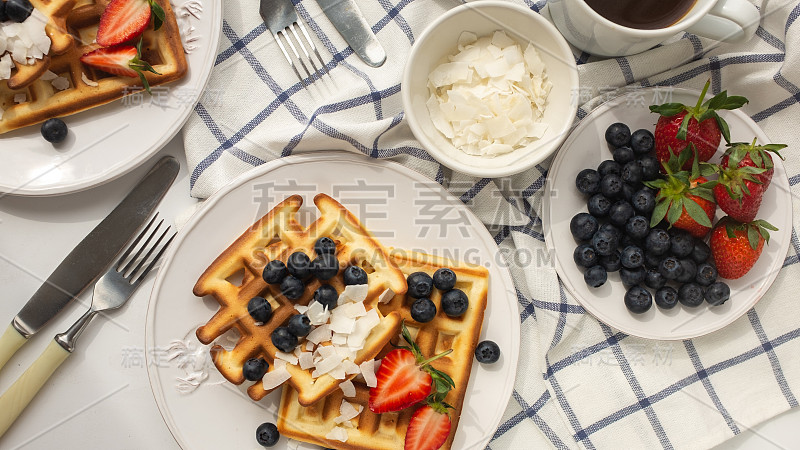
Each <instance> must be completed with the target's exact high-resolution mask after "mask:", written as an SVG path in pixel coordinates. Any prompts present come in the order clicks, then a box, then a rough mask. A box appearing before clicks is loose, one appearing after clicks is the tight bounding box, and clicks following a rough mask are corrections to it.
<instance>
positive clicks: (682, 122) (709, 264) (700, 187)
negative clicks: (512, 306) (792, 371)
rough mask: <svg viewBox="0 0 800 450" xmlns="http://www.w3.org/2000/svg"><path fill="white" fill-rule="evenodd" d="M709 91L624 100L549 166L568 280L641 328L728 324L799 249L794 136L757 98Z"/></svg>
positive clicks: (665, 334)
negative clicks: (766, 118)
mask: <svg viewBox="0 0 800 450" xmlns="http://www.w3.org/2000/svg"><path fill="white" fill-rule="evenodd" d="M707 89H708V85H706V88H705V89H704V90H703V92H696V91H691V90H685V89H674V90H673V91H672V99H671V100H672V101H671V102H670V103H665V104H662V105H652V106H649V107H648V106H645V105H643V104H640V103H636V104H632V103H631V102H630V101H629V100H628V99H627V98H626V97H625V96H622V97H618V98H616V99H613V100H610V101H609V102H607V103H605V104H603V105H601V106H599V107H597V108H596V109H595V110H594V111H592V112H591V113H590V114H589V115H588V116H587V117H586V118H585V119H584V120H583V121H582V122H581V123H580V125H578V127H576V128H575V130H574V131H573V132H572V134H571V135H570V137H569V138H568V139H567V141H566V142H565V143H564V145H563V146H562V147H561V149H560V150H559V152H558V154H557V155H556V158H555V160H554V161H553V164H552V167H551V168H550V172H549V174H548V178H547V184H546V191H545V196H544V205H543V219H544V229H545V241H546V243H547V246H548V248H549V249H551V250H552V251H553V252H554V254H555V265H556V271H557V272H558V275H559V278H560V280H561V281H562V283H563V284H564V287H565V288H566V289H567V290H568V291H569V293H570V294H571V295H573V296H574V297H575V298H576V300H577V301H578V302H579V303H580V304H581V305H582V306H583V307H584V308H585V309H586V310H587V311H588V312H589V313H591V314H592V315H594V316H595V317H596V318H597V319H598V320H600V321H602V322H604V323H606V324H607V325H609V326H611V327H613V328H615V329H618V330H620V331H622V332H625V333H628V334H631V335H634V336H639V337H643V338H648V339H659V340H680V339H691V338H694V337H698V336H702V335H705V334H708V333H711V332H714V331H716V330H719V329H720V328H722V327H724V326H726V325H728V324H730V323H731V322H733V321H734V320H736V319H737V318H739V317H740V316H742V315H743V314H744V313H745V312H746V311H747V310H749V309H750V308H752V307H753V305H755V304H756V302H758V300H759V299H761V297H763V296H764V294H765V293H766V292H767V290H768V289H769V287H770V285H771V284H772V282H773V281H774V280H775V278H776V277H777V275H778V272H779V271H780V269H781V267H782V265H783V262H784V259H785V257H786V253H787V250H788V246H789V243H790V239H791V231H792V206H791V205H792V199H791V194H790V191H789V180H788V178H787V175H786V171H785V169H784V166H783V163H782V156H781V155H780V151H781V150H782V149H783V148H784V147H786V146H785V145H782V144H775V143H771V142H770V140H769V138H768V137H767V136H766V135H765V134H764V132H763V131H762V130H761V129H760V128H759V127H758V125H757V124H756V123H755V122H754V121H753V120H752V119H750V118H749V117H748V116H747V115H746V114H744V113H743V112H742V111H740V110H739V108H740V107H741V106H742V105H744V104H746V103H747V99H746V98H744V97H740V96H735V95H728V93H727V92H721V93H720V94H718V95H716V96H713V97H711V98H708V97H710V96H708V97H707V96H706V93H707V92H706V91H707ZM642 93H643V95H644V96H645V97H644V98H647V94H648V93H647V91H642ZM654 98H656V97H655V96H654ZM556 205H558V207H556Z"/></svg>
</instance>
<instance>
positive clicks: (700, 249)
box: [692, 239, 711, 264]
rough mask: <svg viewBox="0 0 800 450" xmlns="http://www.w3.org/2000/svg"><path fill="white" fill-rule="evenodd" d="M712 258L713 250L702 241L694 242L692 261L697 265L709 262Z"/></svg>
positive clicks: (696, 240)
mask: <svg viewBox="0 0 800 450" xmlns="http://www.w3.org/2000/svg"><path fill="white" fill-rule="evenodd" d="M709 256H711V248H710V247H709V246H708V244H706V243H705V242H703V241H702V240H700V239H695V240H694V247H693V248H692V259H693V260H694V262H696V263H697V264H700V263H704V262H706V261H708V257H709Z"/></svg>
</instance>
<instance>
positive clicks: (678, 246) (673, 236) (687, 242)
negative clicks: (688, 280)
mask: <svg viewBox="0 0 800 450" xmlns="http://www.w3.org/2000/svg"><path fill="white" fill-rule="evenodd" d="M669 235H670V236H669V250H670V253H672V255H673V256H676V257H678V258H686V257H687V256H689V255H691V254H692V250H694V238H693V237H692V235H691V234H689V232H688V231H686V230H681V229H680V228H673V229H671V230H670V231H669Z"/></svg>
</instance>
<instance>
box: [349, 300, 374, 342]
mask: <svg viewBox="0 0 800 450" xmlns="http://www.w3.org/2000/svg"><path fill="white" fill-rule="evenodd" d="M380 323H381V318H380V316H378V311H377V310H376V309H375V308H373V309H370V310H369V312H368V313H367V315H365V316H364V317H361V318H360V319H358V320H356V323H355V326H354V327H353V332H352V333H350V336H348V337H347V345H348V346H350V347H359V348H361V347H363V346H364V342H365V341H366V339H367V336H369V333H370V332H371V331H372V329H373V328H375V327H376V326H377V325H378V324H380Z"/></svg>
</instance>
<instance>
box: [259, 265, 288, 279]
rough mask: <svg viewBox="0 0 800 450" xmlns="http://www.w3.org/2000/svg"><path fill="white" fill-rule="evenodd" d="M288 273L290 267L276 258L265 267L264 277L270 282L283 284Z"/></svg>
mask: <svg viewBox="0 0 800 450" xmlns="http://www.w3.org/2000/svg"><path fill="white" fill-rule="evenodd" d="M286 275H289V269H287V268H286V264H284V263H283V261H278V260H277V259H275V260H272V261H270V262H268V263H267V265H266V266H265V267H264V273H263V274H262V277H263V278H264V281H266V282H267V283H269V284H281V281H283V279H284V278H286Z"/></svg>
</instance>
